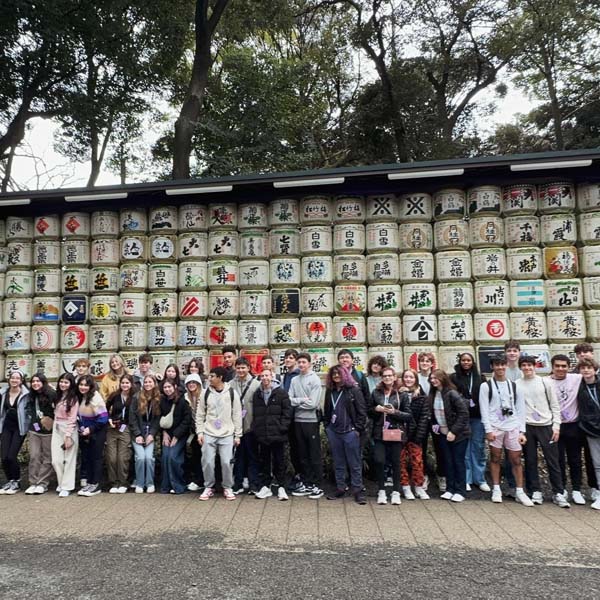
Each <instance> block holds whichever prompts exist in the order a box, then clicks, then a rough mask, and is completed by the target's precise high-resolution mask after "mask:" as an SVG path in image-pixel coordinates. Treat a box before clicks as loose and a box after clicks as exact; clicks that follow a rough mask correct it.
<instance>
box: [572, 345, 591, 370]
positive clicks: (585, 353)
mask: <svg viewBox="0 0 600 600" xmlns="http://www.w3.org/2000/svg"><path fill="white" fill-rule="evenodd" d="M573 352H575V357H576V358H577V362H579V361H580V360H581V359H582V358H591V359H592V360H594V346H592V345H591V344H590V343H589V342H581V343H580V344H576V345H575V347H574V348H573ZM577 366H579V365H577Z"/></svg>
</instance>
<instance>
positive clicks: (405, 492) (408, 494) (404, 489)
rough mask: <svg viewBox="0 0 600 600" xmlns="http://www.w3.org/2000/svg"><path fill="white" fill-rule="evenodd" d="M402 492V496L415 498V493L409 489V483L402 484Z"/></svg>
mask: <svg viewBox="0 0 600 600" xmlns="http://www.w3.org/2000/svg"><path fill="white" fill-rule="evenodd" d="M402 494H403V495H404V497H405V498H406V499H407V500H414V499H415V495H414V494H413V493H412V490H411V489H410V485H403V486H402Z"/></svg>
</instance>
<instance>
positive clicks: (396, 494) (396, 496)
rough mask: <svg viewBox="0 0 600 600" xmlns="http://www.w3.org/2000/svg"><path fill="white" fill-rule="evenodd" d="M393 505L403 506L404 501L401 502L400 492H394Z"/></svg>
mask: <svg viewBox="0 0 600 600" xmlns="http://www.w3.org/2000/svg"><path fill="white" fill-rule="evenodd" d="M392 504H394V505H395V506H398V505H399V504H402V500H400V492H392Z"/></svg>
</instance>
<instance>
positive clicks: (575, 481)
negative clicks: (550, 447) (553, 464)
mask: <svg viewBox="0 0 600 600" xmlns="http://www.w3.org/2000/svg"><path fill="white" fill-rule="evenodd" d="M582 447H583V436H582V434H581V429H579V424H578V423H562V424H561V426H560V438H559V439H558V459H559V462H560V472H561V475H562V480H563V483H564V485H565V487H566V485H567V465H566V463H567V462H568V463H569V474H570V476H571V486H572V488H573V490H576V491H578V490H581V450H582ZM565 454H566V455H567V456H566V461H565Z"/></svg>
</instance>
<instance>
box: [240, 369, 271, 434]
mask: <svg viewBox="0 0 600 600" xmlns="http://www.w3.org/2000/svg"><path fill="white" fill-rule="evenodd" d="M275 384H277V385H279V382H278V381H276V380H273V387H275ZM229 385H230V386H231V388H232V389H234V390H235V391H236V392H237V393H238V396H239V397H240V401H241V403H242V421H243V430H244V433H247V432H248V431H250V429H251V427H252V417H253V415H252V396H254V392H255V391H256V390H257V389H258V388H259V387H260V381H258V380H257V379H255V378H254V377H252V375H248V377H246V379H245V380H244V381H242V380H241V379H240V378H239V377H237V376H236V377H234V378H233V379H232V380H231V381H230V382H229Z"/></svg>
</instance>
